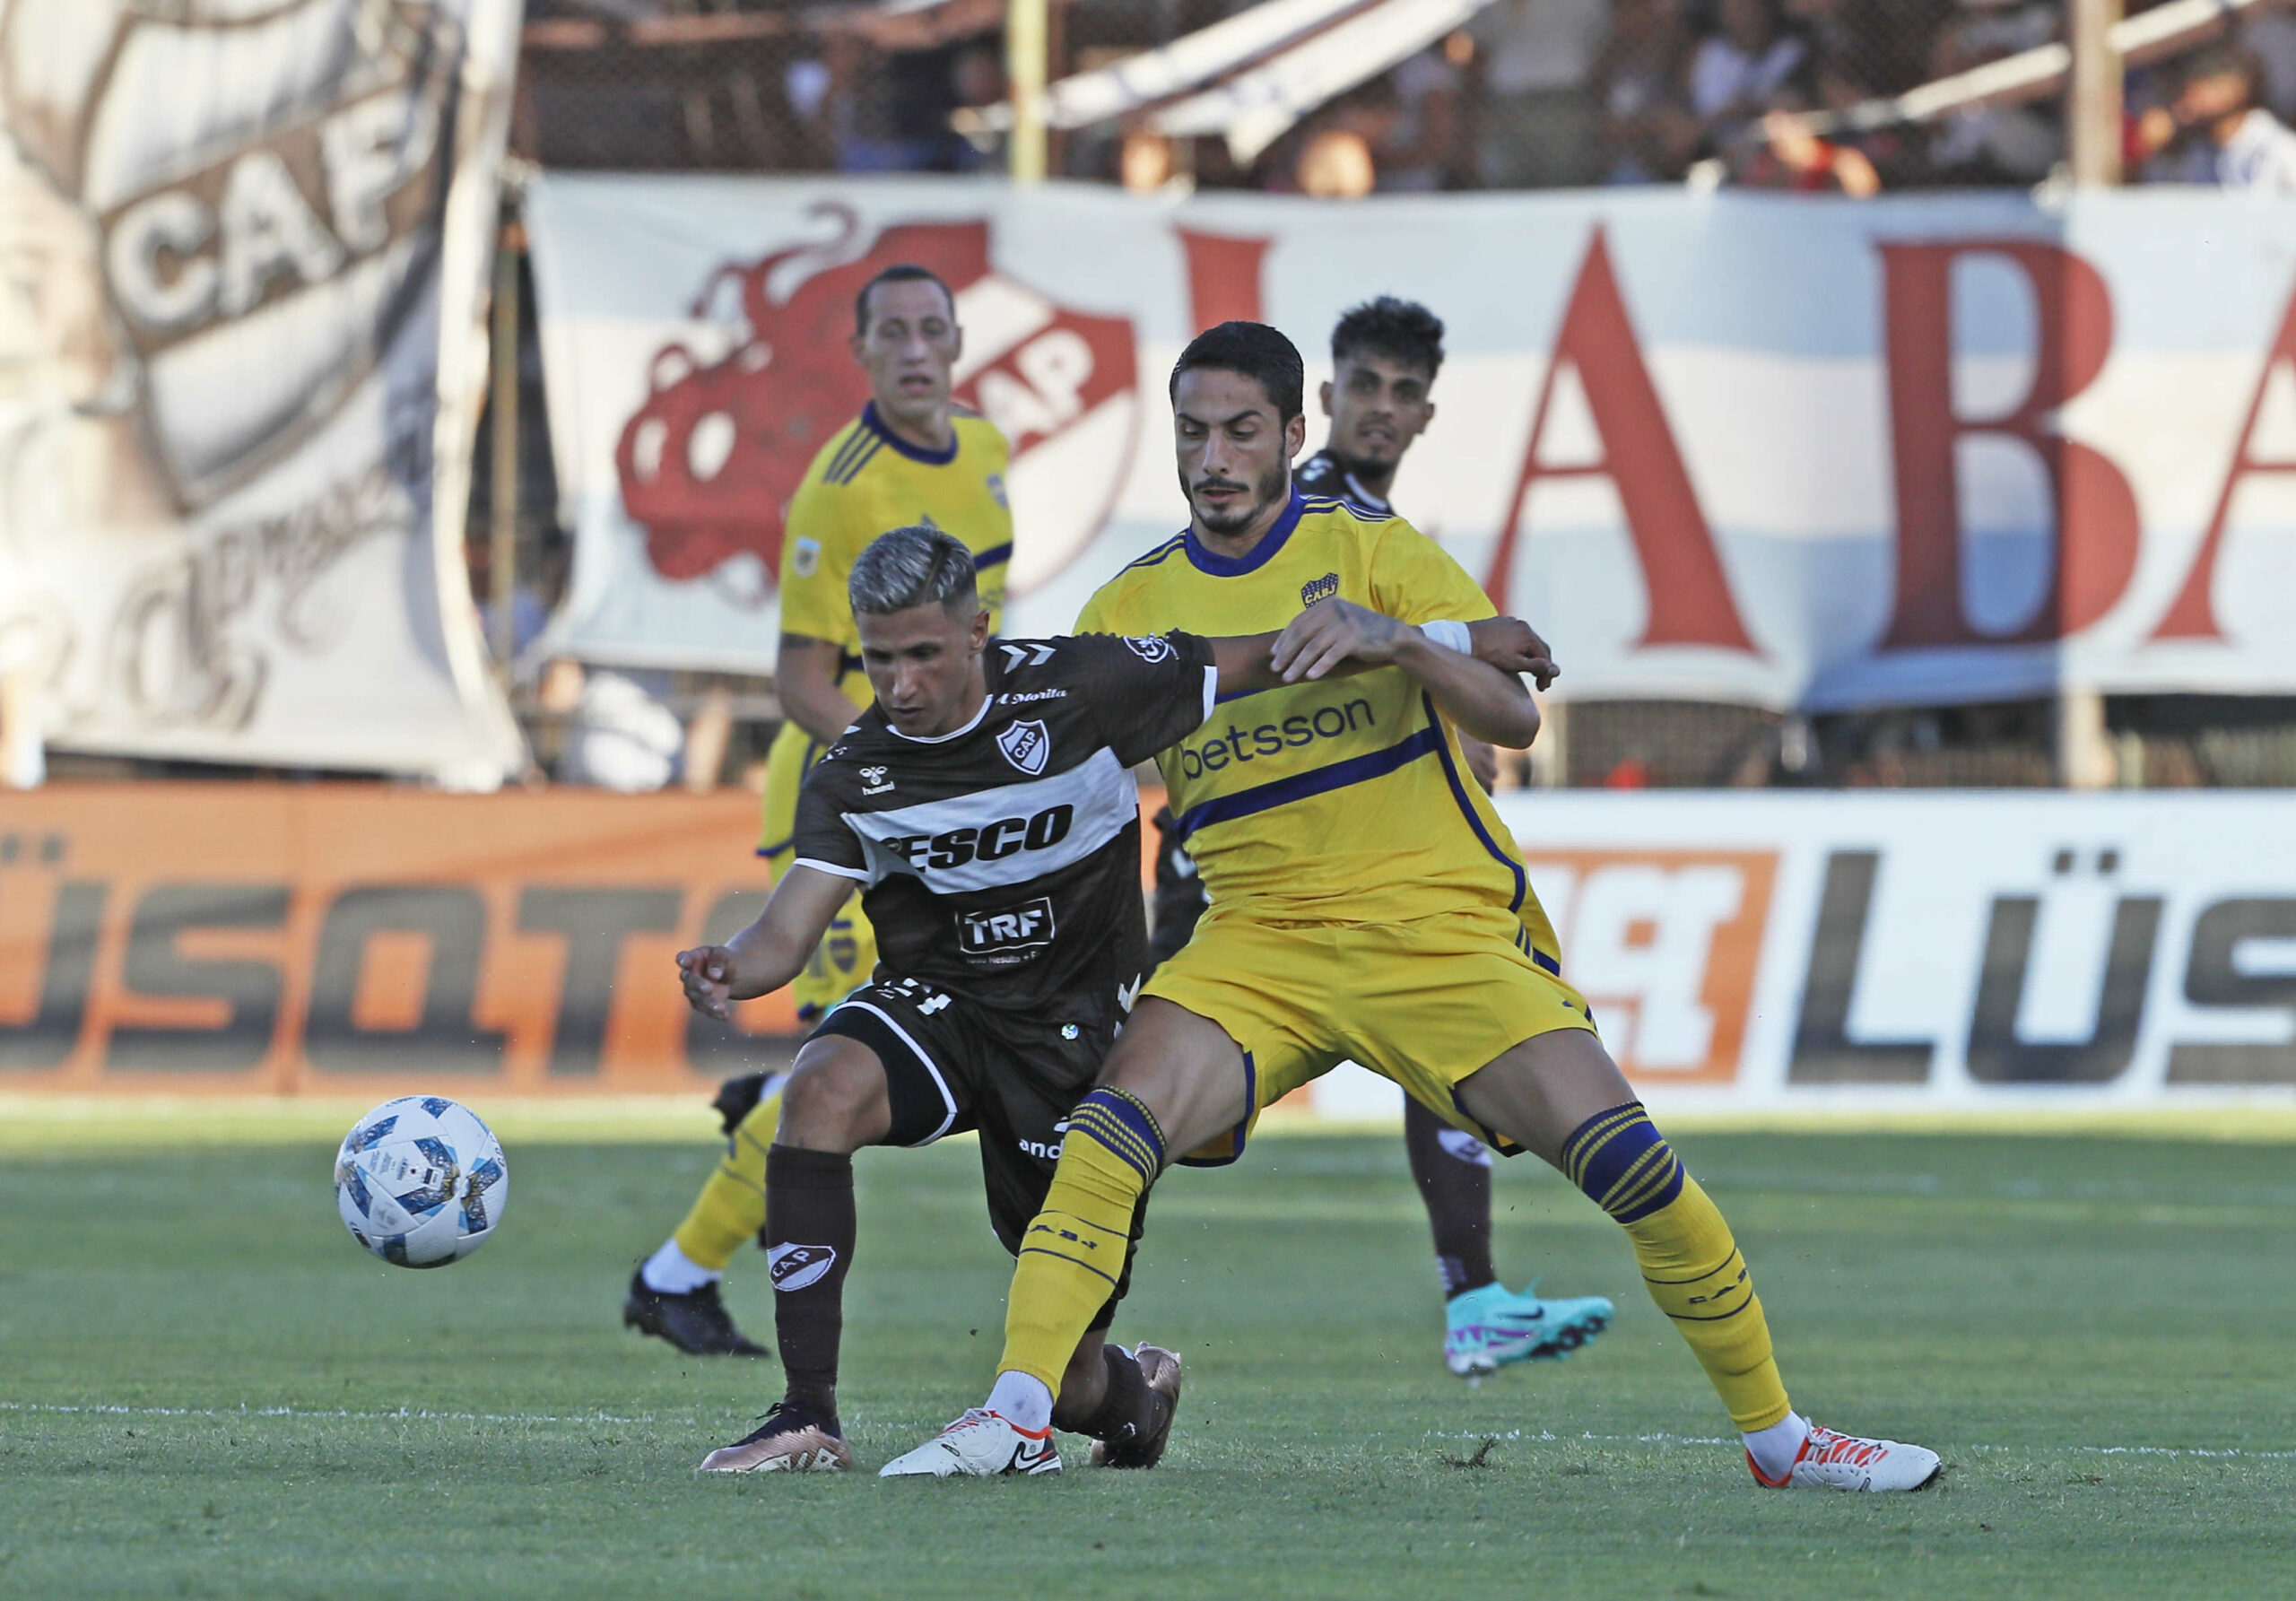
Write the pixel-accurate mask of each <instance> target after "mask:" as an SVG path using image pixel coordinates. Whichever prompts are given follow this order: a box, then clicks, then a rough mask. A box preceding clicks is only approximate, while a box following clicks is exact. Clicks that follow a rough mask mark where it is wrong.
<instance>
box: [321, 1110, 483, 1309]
mask: <svg viewBox="0 0 2296 1601" xmlns="http://www.w3.org/2000/svg"><path fill="white" fill-rule="evenodd" d="M509 1196H510V1170H509V1164H508V1163H506V1162H504V1161H503V1160H502V1144H501V1142H500V1141H499V1140H497V1139H496V1138H495V1137H494V1133H493V1130H491V1129H490V1128H488V1127H486V1125H485V1124H484V1123H482V1122H480V1121H479V1118H478V1114H477V1113H476V1112H474V1111H472V1110H471V1109H470V1108H468V1107H466V1106H464V1105H462V1104H461V1103H459V1102H457V1101H449V1100H448V1099H447V1098H446V1097H445V1096H443V1095H404V1096H401V1097H400V1098H399V1099H398V1100H396V1101H384V1102H383V1104H382V1105H380V1106H378V1107H377V1108H376V1109H374V1110H373V1111H371V1112H369V1113H368V1114H367V1115H366V1116H365V1117H363V1118H360V1119H359V1121H358V1122H356V1123H354V1124H352V1126H351V1132H350V1134H349V1135H346V1136H345V1137H344V1142H343V1149H342V1150H340V1151H338V1152H336V1153H335V1210H336V1211H338V1212H340V1213H341V1214H343V1226H344V1228H346V1229H349V1230H350V1231H351V1238H352V1239H353V1240H357V1241H358V1242H359V1243H360V1244H361V1245H363V1246H365V1247H366V1248H367V1249H369V1250H370V1251H372V1252H374V1253H375V1255H377V1256H378V1257H381V1258H382V1259H383V1260H384V1261H386V1262H388V1263H390V1264H392V1265H393V1266H398V1267H444V1266H447V1264H448V1263H449V1262H459V1261H461V1260H462V1259H463V1258H464V1257H467V1256H469V1255H470V1254H471V1252H473V1251H474V1250H476V1249H478V1248H479V1247H480V1246H482V1245H483V1244H485V1243H486V1240H487V1237H488V1236H489V1235H491V1234H492V1233H493V1232H494V1231H495V1230H496V1228H498V1227H500V1224H501V1222H502V1206H503V1203H504V1202H505V1201H507V1200H509Z"/></svg>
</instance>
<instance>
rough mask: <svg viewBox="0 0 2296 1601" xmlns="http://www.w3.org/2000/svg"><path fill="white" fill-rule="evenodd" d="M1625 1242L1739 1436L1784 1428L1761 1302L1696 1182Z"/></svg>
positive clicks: (1781, 1389) (1787, 1407)
mask: <svg viewBox="0 0 2296 1601" xmlns="http://www.w3.org/2000/svg"><path fill="white" fill-rule="evenodd" d="M1626 1235H1627V1238H1628V1239H1630V1240H1633V1241H1634V1260H1635V1263H1636V1265H1637V1266H1639V1267H1640V1268H1641V1269H1642V1282H1643V1283H1644V1284H1645V1285H1646V1286H1648V1289H1649V1292H1650V1299H1651V1300H1653V1301H1657V1303H1658V1310H1660V1311H1662V1312H1664V1313H1665V1314H1666V1316H1667V1317H1669V1318H1673V1319H1674V1327H1675V1329H1676V1331H1677V1332H1679V1333H1680V1334H1681V1336H1683V1339H1685V1340H1687V1341H1688V1342H1689V1343H1690V1348H1691V1352H1692V1354H1693V1355H1695V1356H1696V1357H1697V1358H1698V1363H1699V1366H1700V1367H1702V1368H1704V1369H1705V1370H1706V1377H1707V1379H1709V1381H1711V1382H1712V1384H1713V1386H1714V1389H1715V1393H1716V1394H1718V1395H1719V1396H1720V1397H1722V1405H1725V1406H1726V1407H1728V1408H1729V1409H1730V1421H1731V1422H1732V1423H1735V1424H1736V1425H1737V1426H1738V1428H1739V1430H1740V1431H1741V1432H1744V1433H1752V1431H1755V1430H1757V1429H1767V1428H1769V1427H1770V1425H1771V1424H1772V1423H1780V1422H1783V1421H1784V1419H1785V1417H1786V1414H1787V1413H1789V1412H1791V1411H1793V1410H1794V1408H1793V1405H1792V1403H1790V1402H1789V1401H1787V1398H1786V1386H1785V1384H1784V1383H1783V1382H1782V1381H1781V1380H1780V1379H1779V1377H1778V1362H1777V1359H1776V1358H1775V1357H1774V1356H1773V1355H1772V1354H1771V1353H1770V1322H1769V1320H1768V1319H1767V1318H1764V1317H1763V1316H1762V1311H1761V1297H1760V1296H1759V1295H1756V1294H1755V1293H1754V1281H1753V1276H1752V1275H1751V1274H1750V1273H1748V1272H1747V1270H1746V1259H1745V1258H1744V1257H1742V1256H1740V1255H1739V1254H1738V1246H1737V1242H1736V1241H1735V1240H1732V1239H1731V1238H1730V1225H1729V1224H1728V1223H1725V1222H1723V1221H1722V1214H1721V1212H1720V1210H1719V1209H1718V1208H1717V1207H1716V1206H1715V1205H1714V1203H1713V1202H1712V1201H1710V1200H1709V1199H1708V1198H1707V1195H1706V1191H1704V1190H1703V1189H1701V1188H1699V1183H1698V1180H1697V1179H1693V1178H1692V1177H1691V1176H1690V1175H1689V1174H1687V1173H1685V1174H1683V1190H1682V1194H1681V1195H1680V1196H1677V1197H1676V1198H1675V1199H1674V1202H1673V1204H1672V1205H1666V1206H1662V1207H1660V1208H1659V1209H1658V1210H1657V1211H1656V1212H1653V1213H1651V1214H1649V1215H1648V1217H1645V1218H1642V1219H1640V1220H1639V1221H1638V1222H1635V1223H1629V1224H1627V1226H1626Z"/></svg>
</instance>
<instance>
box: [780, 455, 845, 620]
mask: <svg viewBox="0 0 2296 1601" xmlns="http://www.w3.org/2000/svg"><path fill="white" fill-rule="evenodd" d="M856 494H857V491H855V490H852V489H849V488H840V487H838V486H836V485H832V484H827V483H822V482H821V480H819V479H818V478H814V477H813V476H811V475H810V474H809V475H808V476H807V478H806V481H805V483H804V486H803V487H802V488H800V489H799V490H798V491H797V495H796V499H795V500H792V501H791V502H790V504H789V524H788V531H787V533H786V534H785V535H783V537H782V542H781V631H782V632H783V633H785V634H802V635H804V637H805V638H807V639H810V640H829V641H830V642H831V644H833V645H844V646H850V645H851V644H852V643H853V642H854V633H853V606H852V603H851V601H850V600H848V597H847V596H846V592H845V581H846V579H847V578H848V577H849V576H850V575H851V573H852V571H853V559H854V557H856V556H857V555H858V554H859V553H860V552H859V550H858V548H857V546H856V545H855V544H854V542H853V537H852V527H851V525H852V521H853V511H854V508H853V507H852V505H851V501H852V499H853V497H854V496H855V495H856Z"/></svg>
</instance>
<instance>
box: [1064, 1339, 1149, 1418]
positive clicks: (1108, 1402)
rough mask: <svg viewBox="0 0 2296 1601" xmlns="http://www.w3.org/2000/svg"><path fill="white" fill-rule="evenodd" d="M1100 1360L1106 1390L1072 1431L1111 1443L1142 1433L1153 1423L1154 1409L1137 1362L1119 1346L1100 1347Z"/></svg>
mask: <svg viewBox="0 0 2296 1601" xmlns="http://www.w3.org/2000/svg"><path fill="white" fill-rule="evenodd" d="M1100 1361H1101V1362H1103V1363H1104V1364H1106V1366H1107V1368H1108V1375H1109V1388H1108V1391H1107V1393H1106V1394H1104V1395H1103V1396H1101V1397H1100V1405H1099V1407H1098V1408H1097V1409H1095V1410H1094V1412H1093V1414H1092V1415H1091V1417H1088V1418H1086V1419H1085V1420H1084V1422H1083V1424H1082V1426H1080V1427H1079V1428H1078V1429H1077V1431H1076V1432H1077V1433H1079V1434H1083V1435H1087V1436H1089V1437H1090V1438H1091V1439H1093V1440H1109V1441H1112V1442H1113V1441H1121V1440H1130V1439H1132V1438H1134V1437H1135V1435H1141V1434H1145V1433H1146V1432H1148V1429H1149V1426H1150V1425H1151V1424H1152V1423H1154V1421H1155V1410H1154V1403H1153V1402H1152V1400H1151V1398H1150V1396H1149V1391H1148V1379H1147V1376H1146V1375H1145V1374H1144V1373H1142V1372H1141V1370H1140V1362H1139V1359H1138V1358H1136V1357H1135V1356H1133V1355H1131V1354H1130V1353H1127V1352H1126V1350H1125V1349H1124V1348H1123V1347H1122V1346H1120V1345H1103V1346H1101V1347H1100Z"/></svg>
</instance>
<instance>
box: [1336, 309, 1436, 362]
mask: <svg viewBox="0 0 2296 1601" xmlns="http://www.w3.org/2000/svg"><path fill="white" fill-rule="evenodd" d="M1355 355H1374V356H1385V357H1387V360H1388V361H1399V362H1401V363H1402V364H1403V365H1404V366H1405V367H1416V368H1420V369H1422V370H1424V371H1425V372H1426V374H1427V378H1428V381H1429V382H1430V383H1432V382H1433V381H1434V379H1435V375H1436V374H1437V373H1439V372H1440V371H1441V370H1443V319H1442V318H1439V317H1438V316H1436V315H1435V314H1434V313H1433V312H1432V311H1430V310H1429V309H1427V308H1426V307H1424V306H1422V305H1421V304H1420V303H1419V302H1418V301H1417V300H1397V299H1396V297H1395V296H1393V295H1391V294H1383V295H1381V296H1380V297H1379V298H1378V299H1377V300H1366V301H1364V302H1363V303H1362V304H1361V306H1354V307H1351V308H1349V309H1348V311H1347V314H1346V315H1345V316H1344V317H1342V318H1340V319H1339V324H1338V326H1335V327H1334V328H1333V329H1332V331H1331V359H1332V364H1333V365H1334V366H1337V365H1338V364H1339V363H1340V362H1342V361H1346V360H1347V358H1348V357H1350V356H1355Z"/></svg>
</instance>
